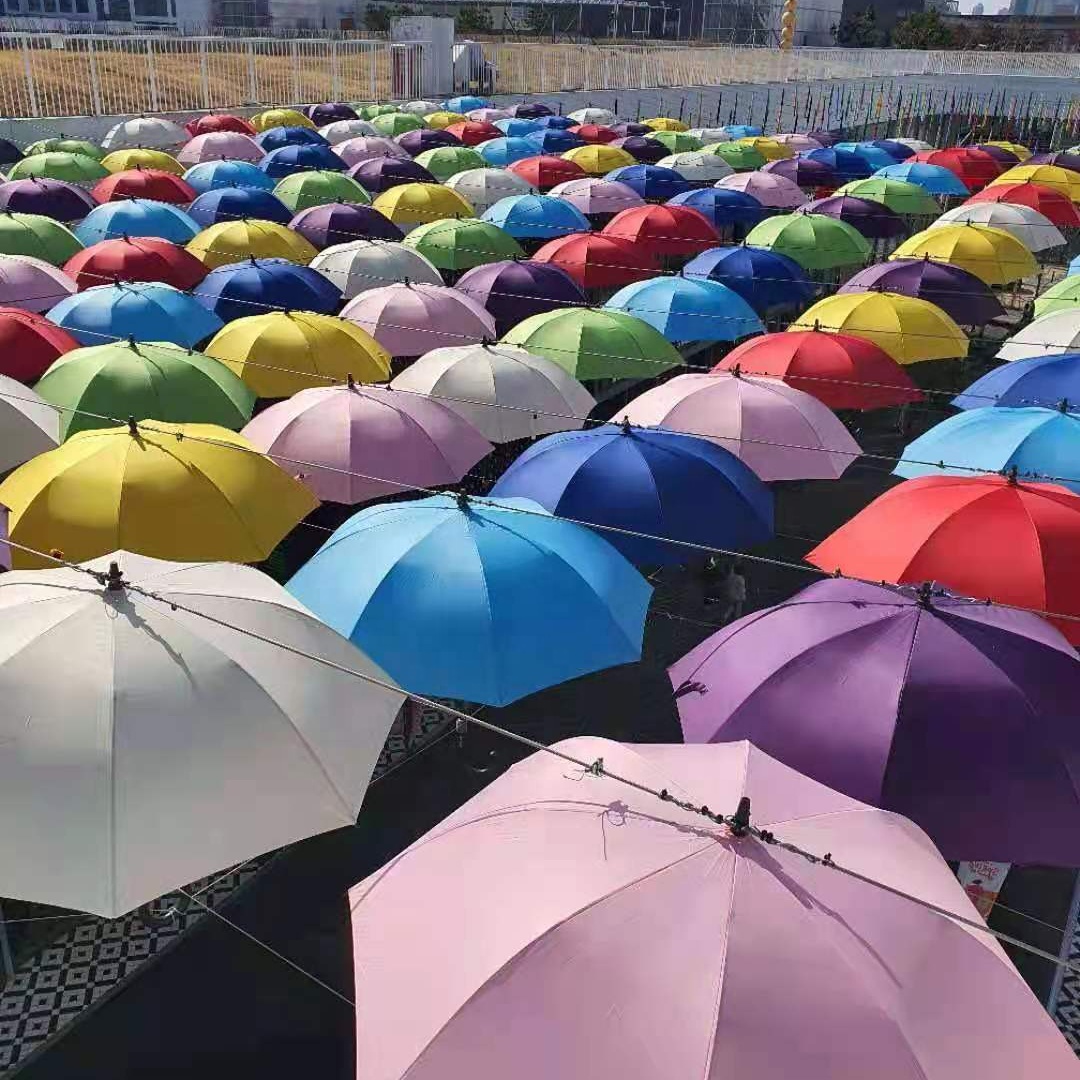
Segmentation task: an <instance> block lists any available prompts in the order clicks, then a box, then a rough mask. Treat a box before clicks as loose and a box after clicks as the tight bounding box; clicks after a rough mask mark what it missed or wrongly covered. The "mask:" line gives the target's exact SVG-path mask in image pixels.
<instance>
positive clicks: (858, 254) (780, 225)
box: [746, 214, 870, 270]
mask: <svg viewBox="0 0 1080 1080" xmlns="http://www.w3.org/2000/svg"><path fill="white" fill-rule="evenodd" d="M746 242H747V243H748V244H755V245H757V246H758V247H764V248H769V249H770V250H772V251H778V252H779V253H780V254H781V255H787V256H788V258H790V259H794V260H795V261H796V262H797V263H798V264H799V265H800V266H801V267H803V268H804V269H805V270H833V269H836V268H837V267H841V266H858V265H861V264H862V263H864V262H866V260H867V259H868V258H869V257H870V245H869V243H867V241H866V240H865V239H864V238H863V236H862V234H861V233H860V232H859V231H858V230H857V229H854V228H852V227H851V226H850V225H849V224H848V223H847V222H846V221H841V220H839V218H833V217H826V216H825V215H824V214H777V215H776V216H775V217H771V218H766V219H765V220H764V221H762V222H761V223H760V224H758V225H755V226H754V227H753V228H752V229H751V230H750V232H748V233H747V234H746Z"/></svg>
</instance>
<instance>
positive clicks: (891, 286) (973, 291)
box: [840, 258, 1005, 326]
mask: <svg viewBox="0 0 1080 1080" xmlns="http://www.w3.org/2000/svg"><path fill="white" fill-rule="evenodd" d="M867 291H876V292H889V293H900V294H902V295H904V296H913V297H915V298H916V299H917V300H927V301H929V302H930V303H931V304H936V305H937V306H938V307H939V308H941V310H942V311H944V312H945V313H946V314H947V315H948V316H949V317H950V318H951V319H953V321H954V322H957V323H959V324H961V325H962V326H982V325H984V324H985V323H988V322H992V321H993V320H994V319H996V318H998V317H999V316H1001V315H1004V314H1005V309H1004V308H1003V307H1002V306H1001V301H1000V300H998V298H997V296H995V295H994V292H993V290H992V289H991V288H990V286H989V285H987V284H986V283H985V282H984V281H983V280H982V279H981V278H977V277H976V276H975V275H974V274H971V273H968V271H967V270H963V269H961V268H960V267H959V266H952V265H950V264H949V263H943V262H935V261H934V260H933V259H928V258H924V259H893V260H891V261H890V262H883V263H875V264H874V265H873V266H868V267H866V269H864V270H860V271H859V272H858V273H857V274H855V275H854V277H851V278H849V279H848V280H847V281H846V282H844V284H843V285H841V286H840V292H842V293H862V292H867Z"/></svg>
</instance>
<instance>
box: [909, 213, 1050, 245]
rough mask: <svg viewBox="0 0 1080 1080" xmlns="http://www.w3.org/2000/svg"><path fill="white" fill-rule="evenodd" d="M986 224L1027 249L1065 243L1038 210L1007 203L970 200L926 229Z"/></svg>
mask: <svg viewBox="0 0 1080 1080" xmlns="http://www.w3.org/2000/svg"><path fill="white" fill-rule="evenodd" d="M948 225H989V226H990V227H991V228H994V229H1000V230H1001V231H1002V232H1007V233H1008V234H1009V235H1010V236H1012V237H1014V238H1015V239H1017V240H1019V241H1020V243H1021V244H1023V245H1024V247H1026V248H1027V249H1028V250H1029V251H1045V250H1046V249H1047V248H1054V247H1060V246H1061V245H1062V244H1064V243H1065V242H1066V240H1065V237H1064V236H1062V234H1061V231H1060V230H1059V229H1058V227H1057V226H1056V225H1055V224H1054V223H1053V222H1052V221H1051V220H1050V219H1049V218H1048V217H1045V216H1044V215H1043V214H1040V213H1039V211H1038V210H1033V209H1032V208H1031V207H1030V206H1021V205H1018V204H1016V203H1006V202H973V203H966V204H965V205H963V206H956V207H954V208H953V209H952V210H946V211H945V213H944V214H942V215H941V217H939V218H938V219H937V220H936V221H934V222H933V223H931V224H930V225H929V226H928V228H930V229H941V228H944V227H946V226H948Z"/></svg>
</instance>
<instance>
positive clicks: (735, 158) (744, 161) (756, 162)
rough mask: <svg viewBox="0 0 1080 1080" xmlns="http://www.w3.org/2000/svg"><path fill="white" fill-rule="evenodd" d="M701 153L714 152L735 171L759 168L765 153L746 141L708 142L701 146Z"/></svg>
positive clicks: (763, 162) (762, 163) (763, 160)
mask: <svg viewBox="0 0 1080 1080" xmlns="http://www.w3.org/2000/svg"><path fill="white" fill-rule="evenodd" d="M702 153H705V154H715V155H716V156H717V157H719V158H723V159H724V160H725V161H726V162H727V163H728V164H729V165H730V166H731V167H732V168H733V169H734V170H735V171H736V172H749V171H750V170H752V169H760V168H761V166H762V165H764V164H765V155H764V154H761V153H759V152H758V151H757V150H755V149H754V148H753V147H752V146H748V145H747V144H746V143H737V142H721V143H710V145H708V146H706V147H703V148H702Z"/></svg>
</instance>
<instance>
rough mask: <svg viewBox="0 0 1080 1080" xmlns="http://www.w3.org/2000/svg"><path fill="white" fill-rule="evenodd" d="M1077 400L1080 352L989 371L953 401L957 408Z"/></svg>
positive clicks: (1045, 403)
mask: <svg viewBox="0 0 1080 1080" xmlns="http://www.w3.org/2000/svg"><path fill="white" fill-rule="evenodd" d="M1061 401H1066V402H1071V401H1080V353H1054V354H1052V355H1050V356H1030V357H1028V358H1027V359H1026V360H1014V361H1013V362H1012V363H1011V364H1002V365H1001V367H997V368H994V369H993V370H992V371H988V372H987V373H986V374H985V375H983V377H982V378H981V379H976V380H975V381H974V382H973V383H972V384H971V385H970V386H969V387H968V388H967V389H966V390H964V391H963V392H962V393H960V394H958V395H957V396H956V397H954V398H953V399H952V401H951V402H950V404H951V405H952V406H953V407H954V408H957V409H984V408H986V407H987V406H988V405H997V406H1002V407H1005V408H1016V407H1018V406H1024V405H1056V404H1057V403H1058V402H1061Z"/></svg>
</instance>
